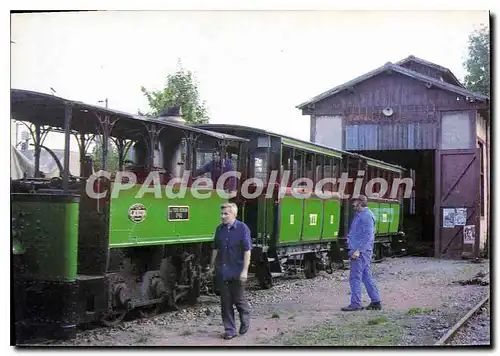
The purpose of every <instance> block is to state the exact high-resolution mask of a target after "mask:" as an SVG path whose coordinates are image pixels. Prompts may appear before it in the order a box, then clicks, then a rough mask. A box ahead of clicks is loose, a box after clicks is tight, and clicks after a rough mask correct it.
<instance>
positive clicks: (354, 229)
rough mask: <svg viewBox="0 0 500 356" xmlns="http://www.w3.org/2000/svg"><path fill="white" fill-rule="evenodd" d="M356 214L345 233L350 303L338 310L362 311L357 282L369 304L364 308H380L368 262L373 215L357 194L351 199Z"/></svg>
mask: <svg viewBox="0 0 500 356" xmlns="http://www.w3.org/2000/svg"><path fill="white" fill-rule="evenodd" d="M352 204H353V206H354V208H355V209H356V211H357V213H356V215H355V216H354V218H353V220H352V222H351V227H350V229H349V234H348V235H347V240H348V241H347V244H348V250H349V252H348V256H349V260H350V276H349V283H350V286H351V303H350V304H349V305H348V306H347V307H343V308H342V311H353V310H362V309H363V307H362V306H361V281H363V284H364V285H365V287H366V291H367V293H368V296H369V297H370V299H371V303H370V304H369V305H368V306H367V307H366V309H381V308H382V306H381V303H380V295H379V292H378V289H377V286H376V285H375V282H374V281H373V278H372V275H371V272H370V262H371V258H372V254H373V242H374V239H375V217H374V216H373V213H372V211H371V210H370V209H369V208H368V199H367V198H366V196H364V195H359V196H358V197H356V198H353V199H352Z"/></svg>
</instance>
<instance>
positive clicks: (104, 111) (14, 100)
mask: <svg viewBox="0 0 500 356" xmlns="http://www.w3.org/2000/svg"><path fill="white" fill-rule="evenodd" d="M10 93H11V110H15V106H19V105H22V106H25V107H26V108H28V107H29V106H30V105H31V103H33V102H40V101H42V102H43V103H44V106H43V109H47V110H49V109H51V108H52V109H57V108H61V107H64V105H66V104H71V105H72V106H73V107H77V108H79V109H82V110H88V111H92V112H95V113H98V114H100V115H109V116H114V117H119V118H125V119H130V120H137V121H143V122H154V123H157V124H159V125H163V126H169V127H175V128H179V129H182V130H190V131H193V132H196V133H200V134H203V135H207V136H212V137H215V138H218V139H223V140H230V141H244V142H246V141H248V139H245V138H242V137H237V136H231V135H226V134H220V133H218V132H213V131H206V130H202V129H199V128H196V127H193V126H191V125H185V124H181V123H175V122H169V121H163V120H158V119H154V118H149V117H145V116H140V115H135V114H131V113H126V112H124V111H120V110H115V109H110V108H104V107H102V106H98V105H92V104H86V103H84V102H81V101H75V100H69V99H64V98H61V97H58V96H55V95H49V94H45V93H40V92H35V91H31V90H25V89H11V90H10ZM43 109H40V107H37V108H35V107H33V110H43ZM79 115H81V112H80V110H73V117H74V118H76V119H77V120H78V119H83V118H82V117H80V118H79V117H78V116H79ZM18 119H19V120H23V118H18ZM26 121H29V120H26ZM63 126H64V125H63V123H61V127H63Z"/></svg>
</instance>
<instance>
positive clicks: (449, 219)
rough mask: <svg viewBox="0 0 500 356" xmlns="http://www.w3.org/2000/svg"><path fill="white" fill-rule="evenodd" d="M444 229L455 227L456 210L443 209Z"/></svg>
mask: <svg viewBox="0 0 500 356" xmlns="http://www.w3.org/2000/svg"><path fill="white" fill-rule="evenodd" d="M443 227H455V209H453V208H451V209H450V208H444V209H443Z"/></svg>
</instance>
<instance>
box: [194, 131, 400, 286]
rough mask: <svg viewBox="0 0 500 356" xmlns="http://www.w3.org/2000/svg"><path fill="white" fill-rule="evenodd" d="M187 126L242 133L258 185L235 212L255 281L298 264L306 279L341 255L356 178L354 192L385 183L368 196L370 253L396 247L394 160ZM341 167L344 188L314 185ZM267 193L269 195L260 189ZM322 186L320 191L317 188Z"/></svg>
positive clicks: (266, 281) (264, 282)
mask: <svg viewBox="0 0 500 356" xmlns="http://www.w3.org/2000/svg"><path fill="white" fill-rule="evenodd" d="M194 126H195V127H197V128H203V129H205V130H212V131H216V132H220V133H225V134H231V135H236V136H238V137H245V138H248V139H249V140H250V142H249V143H248V147H249V150H248V157H247V160H246V161H247V162H248V166H247V171H248V172H249V176H250V177H255V178H259V179H261V181H262V188H263V189H262V190H261V192H262V193H261V194H260V195H259V196H258V197H256V198H254V199H243V200H241V201H240V202H239V204H240V205H241V207H242V208H243V209H242V211H243V213H242V216H241V219H242V220H243V221H244V222H245V223H247V224H248V225H249V226H250V230H251V231H252V239H253V242H254V246H255V248H254V250H253V252H252V266H251V267H252V269H253V271H254V272H255V273H256V274H257V276H258V278H259V282H260V284H261V286H262V287H263V288H268V287H270V286H271V285H272V278H273V276H279V275H283V274H290V273H297V272H298V271H303V272H304V273H305V275H306V276H307V277H308V278H312V277H314V276H315V275H316V273H317V270H318V269H325V270H326V271H328V272H330V271H331V270H332V264H334V263H335V264H337V263H340V264H342V263H343V260H345V259H347V251H346V245H347V237H346V235H347V232H348V228H349V222H350V221H351V219H352V217H353V213H354V212H353V210H352V206H351V204H350V202H349V199H348V198H347V197H349V196H352V195H353V193H354V192H356V189H357V188H356V185H358V189H359V190H358V191H357V193H358V194H360V193H361V194H363V193H364V192H365V187H366V184H367V183H368V182H369V181H370V179H372V178H384V179H386V181H387V182H388V183H389V186H388V187H387V194H384V196H383V197H376V195H375V194H373V196H370V197H369V207H370V209H372V211H373V212H374V215H375V218H376V238H375V251H374V252H375V253H374V258H375V259H381V258H382V257H384V256H387V255H389V254H391V253H394V252H399V251H401V250H404V248H405V240H404V237H403V235H404V233H403V232H402V215H403V214H402V207H403V200H402V199H403V195H402V192H403V191H402V188H403V187H404V185H403V186H400V187H399V189H396V190H395V191H394V194H392V196H391V193H392V183H393V182H394V179H396V178H399V179H402V178H403V177H404V174H405V170H404V169H403V168H402V167H398V166H395V165H392V164H387V163H385V162H381V161H377V160H374V159H371V158H368V157H364V156H361V155H358V154H353V153H349V152H345V151H341V150H336V149H332V148H329V147H325V146H322V145H318V144H313V143H310V142H305V141H301V140H297V139H293V138H290V137H286V136H283V135H279V134H275V133H271V132H267V131H264V130H260V129H256V128H251V127H244V126H234V125H221V124H203V125H194ZM287 171H288V172H289V173H288V179H287V178H286V177H285V172H287ZM273 172H274V173H273ZM358 172H361V173H363V176H362V178H363V179H362V180H360V184H356V181H355V180H356V178H358ZM342 173H344V174H345V173H347V177H348V178H352V179H353V180H352V181H351V182H347V183H346V185H345V190H344V194H345V195H342V194H340V193H341V191H339V189H337V188H336V187H335V181H334V182H332V183H326V184H323V185H322V187H319V186H316V184H318V183H320V182H321V180H323V179H327V178H333V179H337V182H338V183H339V184H340V181H339V179H340V178H341V177H342V176H341V174H342ZM273 175H274V178H275V179H274V180H273V179H272V178H273ZM300 178H309V179H310V180H311V181H312V182H313V183H314V187H317V188H318V189H317V190H316V189H312V187H313V186H309V187H304V186H301V184H300ZM294 181H295V183H294ZM396 183H397V182H396ZM304 188H305V189H304ZM374 188H376V189H373V191H374V193H381V194H383V192H380V189H382V187H380V186H379V187H378V188H377V186H375V187H374ZM269 192H272V194H267V195H266V193H269ZM307 192H309V194H307ZM327 192H330V194H329V197H328V198H326V197H325V195H323V196H322V195H321V193H327ZM294 193H295V194H294ZM299 193H301V194H302V198H300V195H299ZM387 196H388V197H387ZM298 197H299V198H298Z"/></svg>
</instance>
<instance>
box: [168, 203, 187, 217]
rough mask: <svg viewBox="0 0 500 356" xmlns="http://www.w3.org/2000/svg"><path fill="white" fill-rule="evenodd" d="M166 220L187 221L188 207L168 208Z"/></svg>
mask: <svg viewBox="0 0 500 356" xmlns="http://www.w3.org/2000/svg"><path fill="white" fill-rule="evenodd" d="M168 220H169V221H171V220H177V221H179V220H189V206H169V207H168Z"/></svg>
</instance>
